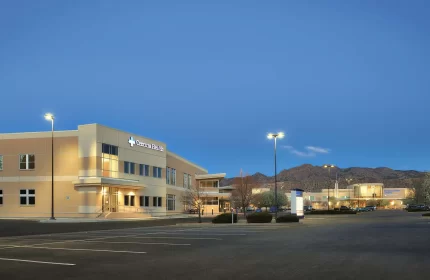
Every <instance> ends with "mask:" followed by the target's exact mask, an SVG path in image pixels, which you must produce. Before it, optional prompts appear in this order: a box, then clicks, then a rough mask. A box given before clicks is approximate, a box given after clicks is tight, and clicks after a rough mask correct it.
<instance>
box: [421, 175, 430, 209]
mask: <svg viewBox="0 0 430 280" xmlns="http://www.w3.org/2000/svg"><path fill="white" fill-rule="evenodd" d="M422 192H423V197H424V202H425V203H430V172H427V173H426V177H425V179H424V182H423V184H422Z"/></svg>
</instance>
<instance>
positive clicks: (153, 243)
mask: <svg viewBox="0 0 430 280" xmlns="http://www.w3.org/2000/svg"><path fill="white" fill-rule="evenodd" d="M83 242H88V243H103V244H141V245H168V246H191V244H186V243H164V242H132V241H83Z"/></svg>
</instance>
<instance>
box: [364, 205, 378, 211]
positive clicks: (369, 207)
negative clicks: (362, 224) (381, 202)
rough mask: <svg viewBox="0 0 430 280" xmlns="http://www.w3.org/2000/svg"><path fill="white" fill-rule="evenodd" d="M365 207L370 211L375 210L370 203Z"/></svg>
mask: <svg viewBox="0 0 430 280" xmlns="http://www.w3.org/2000/svg"><path fill="white" fill-rule="evenodd" d="M366 208H367V209H369V210H370V211H375V210H376V206H372V205H367V206H366Z"/></svg>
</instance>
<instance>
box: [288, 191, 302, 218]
mask: <svg viewBox="0 0 430 280" xmlns="http://www.w3.org/2000/svg"><path fill="white" fill-rule="evenodd" d="M291 214H295V215H296V216H297V217H299V218H303V217H304V213H303V190H301V189H292V190H291Z"/></svg>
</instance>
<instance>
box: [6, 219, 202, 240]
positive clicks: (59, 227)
mask: <svg viewBox="0 0 430 280" xmlns="http://www.w3.org/2000/svg"><path fill="white" fill-rule="evenodd" d="M202 220H203V222H208V221H209V220H210V219H209V218H203V219H202ZM195 222H197V218H177V219H160V220H130V221H115V220H112V221H103V222H88V223H70V222H67V223H41V222H39V220H11V219H3V220H2V219H0V237H7V236H19V235H34V234H48V233H63V232H79V231H95V230H107V229H122V228H134V227H153V226H167V225H175V224H177V223H195Z"/></svg>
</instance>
